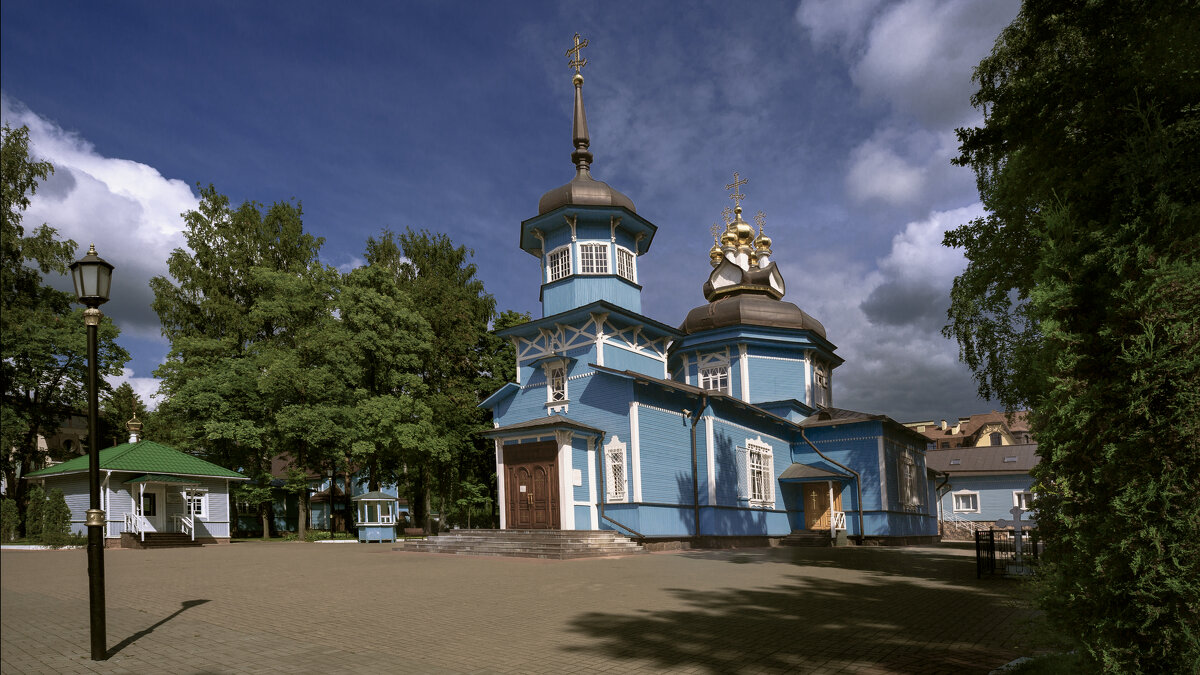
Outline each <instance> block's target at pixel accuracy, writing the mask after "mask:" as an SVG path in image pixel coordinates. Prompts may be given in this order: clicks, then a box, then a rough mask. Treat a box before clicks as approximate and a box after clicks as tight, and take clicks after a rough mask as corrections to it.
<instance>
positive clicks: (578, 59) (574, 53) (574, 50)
mask: <svg viewBox="0 0 1200 675" xmlns="http://www.w3.org/2000/svg"><path fill="white" fill-rule="evenodd" d="M586 46H588V41H587V40H586V39H585V40H580V39H579V33H576V34H575V46H574V47H571V48H570V49H568V50H567V56H569V57H571V61H570V63H568V64H567V67H568V68H574V69H575V74H576V75H578V74H579V71H580V69H582V68H583V67H584V66H586V65H587V59H585V58H583V56H582V55H581V54H580V52H582V51H583V48H584V47H586Z"/></svg>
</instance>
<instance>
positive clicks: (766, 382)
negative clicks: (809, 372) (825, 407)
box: [747, 352, 809, 403]
mask: <svg viewBox="0 0 1200 675" xmlns="http://www.w3.org/2000/svg"><path fill="white" fill-rule="evenodd" d="M795 358H796V357H795V356H792V357H790V358H789V360H781V359H766V358H761V357H759V355H757V354H755V353H753V352H752V353H751V354H750V356H749V358H748V359H747V361H748V363H749V368H750V400H751V401H782V400H784V399H789V398H794V399H796V400H797V401H801V402H803V403H808V402H809V401H807V400H806V397H805V391H804V362H803V361H797V360H794V359H795ZM800 358H803V356H802V355H801V357H800Z"/></svg>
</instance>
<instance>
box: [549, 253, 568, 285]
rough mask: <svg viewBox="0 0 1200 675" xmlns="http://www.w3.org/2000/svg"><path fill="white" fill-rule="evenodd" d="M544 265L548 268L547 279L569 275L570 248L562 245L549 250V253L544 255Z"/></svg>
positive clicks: (553, 279)
mask: <svg viewBox="0 0 1200 675" xmlns="http://www.w3.org/2000/svg"><path fill="white" fill-rule="evenodd" d="M546 267H547V268H548V270H549V271H548V278H547V281H558V280H559V279H562V278H564V277H568V276H571V248H570V247H569V246H562V247H560V248H557V249H555V250H553V251H551V252H550V255H548V256H546Z"/></svg>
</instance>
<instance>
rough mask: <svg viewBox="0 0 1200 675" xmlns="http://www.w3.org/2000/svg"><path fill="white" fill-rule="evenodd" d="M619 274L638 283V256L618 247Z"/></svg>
mask: <svg viewBox="0 0 1200 675" xmlns="http://www.w3.org/2000/svg"><path fill="white" fill-rule="evenodd" d="M617 274H619V275H620V276H622V277H624V278H626V279H628V280H630V281H632V282H633V283H635V284H636V283H637V256H635V255H633V251H630V250H629V249H627V248H623V247H621V246H618V247H617Z"/></svg>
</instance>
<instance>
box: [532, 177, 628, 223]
mask: <svg viewBox="0 0 1200 675" xmlns="http://www.w3.org/2000/svg"><path fill="white" fill-rule="evenodd" d="M568 205H570V206H624V207H625V208H627V209H629V210H630V211H633V212H634V213H637V209H635V208H634V207H633V200H632V199H630V198H629V197H626V196H625V195H623V194H621V193H620V192H618V191H617V190H615V189H613V188H612V187H609V185H608V183H604V182H601V181H598V180H596V179H595V178H592V177H591V175H590V174H588V173H587V172H586V171H581V172H579V173H578V174H576V176H575V178H573V179H571V182H570V183H567V184H566V185H563V186H562V187H556V188H554V189H553V190H551V191H549V192H547V193H546V194H544V195H542V198H541V200H539V201H538V215H539V216H540V215H542V214H544V213H549V212H551V211H553V210H554V209H557V208H558V207H560V206H568Z"/></svg>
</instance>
